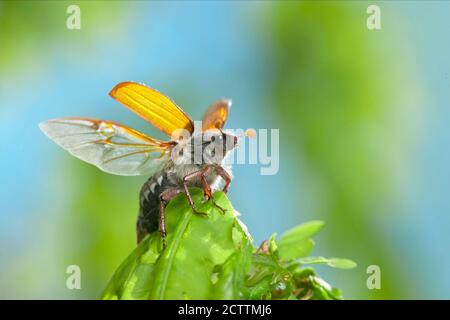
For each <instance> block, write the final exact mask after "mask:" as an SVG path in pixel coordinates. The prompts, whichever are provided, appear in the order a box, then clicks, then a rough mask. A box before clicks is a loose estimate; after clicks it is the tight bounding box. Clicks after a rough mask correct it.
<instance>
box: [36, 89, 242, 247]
mask: <svg viewBox="0 0 450 320" xmlns="http://www.w3.org/2000/svg"><path fill="white" fill-rule="evenodd" d="M109 95H110V96H111V97H113V98H114V99H116V100H117V101H119V102H120V103H122V104H123V105H125V106H126V107H127V108H129V109H131V110H132V111H133V112H135V113H136V114H137V115H139V116H140V117H142V118H143V119H145V120H146V121H147V122H149V123H151V124H152V125H154V126H155V127H157V128H158V129H160V130H161V131H162V132H164V133H165V134H166V135H168V136H169V137H170V138H171V139H170V140H168V141H161V140H158V139H155V138H152V137H150V136H147V135H145V134H143V133H141V132H138V131H136V130H134V129H132V128H129V127H126V126H124V125H122V124H119V123H117V122H113V121H107V120H96V119H89V118H59V119H54V120H48V121H44V122H42V123H40V124H39V127H40V129H41V130H42V131H43V132H44V133H45V134H46V135H47V136H48V137H49V138H50V139H52V140H53V141H54V142H55V143H57V144H58V145H59V146H61V147H62V148H64V149H65V150H67V151H68V152H70V153H71V154H72V155H73V156H75V157H77V158H79V159H81V160H83V161H86V162H88V163H90V164H93V165H95V166H97V167H98V168H100V169H101V170H103V171H105V172H108V173H111V174H116V175H123V176H135V175H147V176H149V177H150V178H149V179H148V180H147V181H146V182H145V183H144V185H143V186H142V188H141V191H140V196H139V214H138V218H137V223H136V233H137V242H138V243H139V242H141V241H142V239H143V238H144V237H145V236H146V235H147V234H148V233H151V232H153V231H156V230H158V229H159V231H160V233H161V237H162V239H163V245H164V246H165V237H166V227H165V222H164V219H165V206H166V205H167V203H168V202H169V200H170V199H172V198H173V197H174V196H176V195H178V194H179V193H185V194H186V196H187V198H188V201H189V204H190V206H191V208H192V210H193V212H194V213H196V214H199V215H204V213H202V212H199V211H198V210H197V208H196V206H195V205H194V202H193V200H192V196H191V194H190V192H189V189H188V187H189V186H196V187H200V188H202V189H203V191H204V195H205V199H206V200H209V199H211V200H212V201H214V200H213V199H212V189H213V188H214V187H215V186H218V185H219V184H222V185H223V191H224V192H227V190H228V188H229V185H230V182H231V179H232V176H231V168H230V167H229V166H227V165H225V158H226V156H227V155H228V154H229V153H230V151H231V150H233V149H234V148H235V147H236V145H237V141H238V139H237V136H235V135H233V134H231V133H226V132H224V131H223V126H224V124H225V121H226V120H227V117H228V113H229V110H230V107H231V100H228V99H221V100H218V101H216V102H214V103H213V104H212V105H211V106H210V107H209V108H208V109H207V111H206V113H205V115H204V117H203V121H202V126H201V128H196V129H195V130H194V123H193V121H192V119H191V118H190V117H189V116H188V115H187V114H186V113H185V112H184V111H183V110H182V109H181V108H180V107H179V106H177V105H176V104H175V103H174V102H173V101H172V100H170V98H168V97H166V96H165V95H163V94H162V93H160V92H158V91H156V90H155V89H152V88H150V87H147V86H145V85H143V84H139V83H135V82H122V83H119V84H118V85H116V86H115V87H114V88H113V89H112V90H111V91H110V93H109ZM213 204H214V205H215V206H217V207H218V208H219V209H221V210H222V211H223V209H222V208H221V207H219V206H218V205H217V204H215V203H214V202H213Z"/></svg>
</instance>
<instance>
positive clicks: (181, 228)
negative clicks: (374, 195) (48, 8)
mask: <svg viewBox="0 0 450 320" xmlns="http://www.w3.org/2000/svg"><path fill="white" fill-rule="evenodd" d="M191 192H192V195H193V198H194V201H195V203H196V204H197V206H198V207H199V210H201V211H203V212H206V213H208V216H207V217H203V216H197V215H195V214H194V213H193V212H192V210H191V208H190V206H189V204H188V202H187V200H186V197H185V196H184V195H179V196H178V197H176V198H174V199H173V200H172V201H171V202H170V203H169V205H168V206H167V210H166V227H167V239H166V241H167V245H166V247H165V249H163V247H162V241H161V237H160V235H159V233H158V232H154V233H152V234H150V235H149V236H147V237H146V238H145V239H144V240H143V241H142V242H141V244H140V245H139V246H138V247H137V248H136V249H135V250H134V251H133V252H132V253H131V254H130V256H129V257H128V258H127V259H126V260H125V261H124V262H123V263H122V264H121V265H120V267H119V268H118V269H117V271H116V272H115V274H114V276H113V277H112V279H111V281H110V282H109V284H108V286H107V287H106V289H105V290H104V292H103V295H102V298H103V299H340V298H341V294H340V292H339V291H338V290H337V289H334V288H332V287H331V286H330V285H329V284H327V283H326V282H325V281H323V280H322V279H320V278H319V277H318V276H317V275H316V274H315V272H314V270H313V269H311V268H309V267H305V265H309V264H314V263H319V264H327V265H329V266H331V267H335V268H352V267H354V266H356V264H355V263H354V262H352V261H350V260H345V259H337V258H331V259H326V258H323V257H307V255H308V254H309V253H310V252H311V251H312V248H313V246H314V242H313V241H312V240H311V239H310V237H311V236H313V235H314V234H315V233H317V232H318V231H319V230H320V229H321V228H322V226H323V223H322V222H320V221H312V222H309V223H305V224H303V225H300V226H298V227H296V228H294V229H292V230H290V231H288V232H286V233H285V234H284V235H282V236H281V237H280V240H279V241H278V242H277V241H276V236H275V235H272V236H271V237H270V239H269V240H268V241H264V242H263V243H262V244H261V246H260V247H259V248H255V247H254V246H253V243H252V238H251V236H250V235H249V233H248V232H247V230H246V227H245V226H244V225H243V224H242V222H241V221H240V220H239V219H238V218H237V217H236V215H235V211H234V209H233V207H232V206H231V204H230V202H229V201H228V199H227V197H226V196H225V194H224V193H222V192H216V193H215V194H214V200H215V201H216V203H217V204H218V205H219V206H221V207H222V208H224V209H225V210H226V211H225V213H222V212H221V211H220V210H218V209H217V208H216V207H215V206H213V204H212V201H208V202H205V203H203V200H202V199H203V197H202V195H203V193H202V191H201V190H200V189H192V190H191Z"/></svg>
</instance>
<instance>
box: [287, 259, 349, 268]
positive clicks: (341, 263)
mask: <svg viewBox="0 0 450 320" xmlns="http://www.w3.org/2000/svg"><path fill="white" fill-rule="evenodd" d="M295 262H296V263H300V264H326V265H328V266H330V267H332V268H337V269H353V268H355V267H356V266H357V264H356V263H355V262H353V261H352V260H349V259H342V258H325V257H305V258H299V259H296V260H295Z"/></svg>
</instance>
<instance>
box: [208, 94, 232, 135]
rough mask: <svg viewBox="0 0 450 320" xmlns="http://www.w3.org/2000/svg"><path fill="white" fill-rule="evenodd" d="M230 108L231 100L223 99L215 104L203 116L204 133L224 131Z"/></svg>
mask: <svg viewBox="0 0 450 320" xmlns="http://www.w3.org/2000/svg"><path fill="white" fill-rule="evenodd" d="M230 107H231V100H229V99H221V100H218V101H216V102H214V103H213V104H212V105H211V106H210V107H209V108H208V110H206V113H205V115H204V116H203V121H202V131H206V130H209V129H222V128H223V126H224V125H225V121H226V120H227V118H228V113H229V110H230Z"/></svg>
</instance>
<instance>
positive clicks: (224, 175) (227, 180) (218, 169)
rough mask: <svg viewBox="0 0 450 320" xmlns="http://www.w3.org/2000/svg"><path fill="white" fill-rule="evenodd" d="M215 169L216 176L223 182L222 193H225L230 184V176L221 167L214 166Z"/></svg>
mask: <svg viewBox="0 0 450 320" xmlns="http://www.w3.org/2000/svg"><path fill="white" fill-rule="evenodd" d="M215 169H216V172H217V174H218V175H219V176H220V177H221V178H222V179H223V181H225V185H224V186H223V189H222V191H223V192H225V193H227V192H228V188H229V186H230V183H231V176H230V174H229V173H228V172H227V170H225V169H224V168H223V167H222V166H216V167H215Z"/></svg>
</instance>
